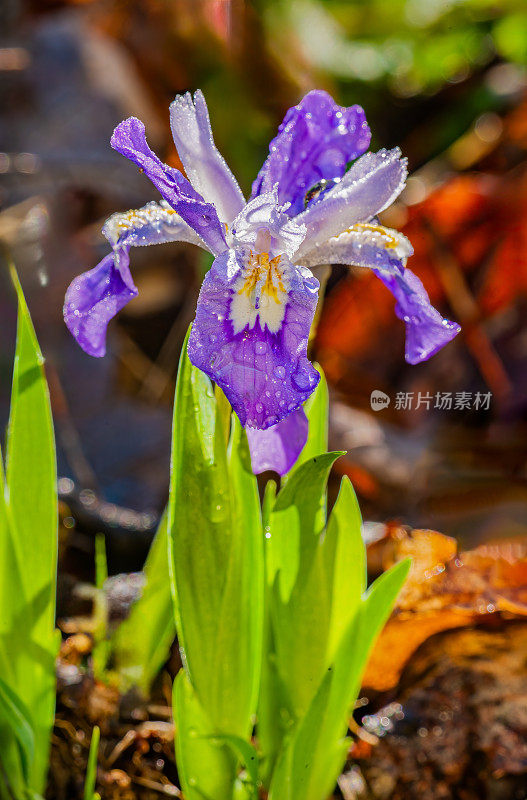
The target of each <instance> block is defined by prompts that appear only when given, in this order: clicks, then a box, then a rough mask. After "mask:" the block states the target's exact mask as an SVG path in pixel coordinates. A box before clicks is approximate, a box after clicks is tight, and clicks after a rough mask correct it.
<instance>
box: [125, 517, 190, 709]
mask: <svg viewBox="0 0 527 800" xmlns="http://www.w3.org/2000/svg"><path fill="white" fill-rule="evenodd" d="M144 573H145V584H144V586H143V590H142V592H141V595H140V597H139V598H138V599H137V600H136V601H135V603H134V604H133V605H132V608H131V610H130V614H129V616H128V617H127V619H125V620H124V622H122V623H121V625H120V626H119V627H118V628H117V630H116V631H115V633H114V635H113V637H112V641H111V647H112V651H113V660H114V665H115V669H116V670H117V673H118V676H119V680H120V685H121V688H122V690H123V691H126V689H128V688H130V686H133V685H135V686H137V687H138V688H139V689H140V690H141V692H142V693H143V694H144V695H145V697H146V696H148V694H149V690H150V686H151V684H152V681H153V680H154V678H155V677H156V675H157V674H158V673H159V670H160V669H161V667H162V666H163V664H164V663H165V661H166V660H167V658H168V654H169V651H170V647H171V645H172V642H173V641H174V639H175V636H176V626H175V623H174V608H173V604H172V595H171V591H170V576H169V569H168V541H167V515H166V513H165V514H163V516H162V518H161V521H160V523H159V527H158V530H157V533H156V535H155V537H154V540H153V542H152V544H151V546H150V551H149V553H148V557H147V559H146V563H145V567H144Z"/></svg>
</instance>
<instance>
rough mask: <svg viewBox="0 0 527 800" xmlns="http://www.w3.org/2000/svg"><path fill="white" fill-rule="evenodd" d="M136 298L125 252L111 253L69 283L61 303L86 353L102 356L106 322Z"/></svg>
mask: <svg viewBox="0 0 527 800" xmlns="http://www.w3.org/2000/svg"><path fill="white" fill-rule="evenodd" d="M116 258H118V259H119V264H118V266H116V264H115V259H116ZM136 296H137V289H136V287H135V286H134V282H133V280H132V276H131V275H130V270H129V269H128V251H127V250H126V249H123V250H121V251H119V253H118V254H117V253H110V254H109V255H107V256H105V257H104V258H103V260H102V261H100V262H99V264H97V266H96V267H94V268H93V269H91V270H89V271H88V272H84V273H83V274H82V275H79V276H78V277H77V278H75V279H74V280H73V281H72V282H71V284H70V285H69V287H68V290H67V292H66V298H65V302H64V321H65V323H66V325H67V326H68V329H69V331H70V332H71V334H72V335H73V336H74V337H75V339H76V340H77V342H78V343H79V344H80V346H81V347H82V349H83V350H85V351H86V353H88V354H89V355H91V356H99V357H100V356H104V354H105V353H106V328H107V326H108V323H109V321H110V320H111V319H112V317H114V316H115V315H116V314H117V312H118V311H120V310H121V309H122V308H123V306H125V305H126V304H127V303H128V301H129V300H131V299H132V298H133V297H136Z"/></svg>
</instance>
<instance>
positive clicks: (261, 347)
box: [254, 342, 267, 355]
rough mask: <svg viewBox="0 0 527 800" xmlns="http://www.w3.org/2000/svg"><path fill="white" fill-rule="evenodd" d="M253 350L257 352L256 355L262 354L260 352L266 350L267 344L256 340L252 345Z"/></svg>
mask: <svg viewBox="0 0 527 800" xmlns="http://www.w3.org/2000/svg"><path fill="white" fill-rule="evenodd" d="M254 350H255V352H256V353H258V355H262V353H265V352H266V350H267V345H266V343H265V342H256V344H255V345H254Z"/></svg>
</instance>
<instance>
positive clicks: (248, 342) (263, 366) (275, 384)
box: [188, 250, 320, 429]
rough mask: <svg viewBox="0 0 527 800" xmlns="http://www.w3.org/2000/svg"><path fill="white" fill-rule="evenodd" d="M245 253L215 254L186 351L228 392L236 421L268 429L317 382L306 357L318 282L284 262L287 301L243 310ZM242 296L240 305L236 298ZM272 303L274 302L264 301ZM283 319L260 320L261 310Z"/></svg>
mask: <svg viewBox="0 0 527 800" xmlns="http://www.w3.org/2000/svg"><path fill="white" fill-rule="evenodd" d="M244 259H245V254H244V253H243V251H240V250H238V251H233V250H231V251H229V252H228V253H222V254H221V255H220V256H218V257H217V258H216V259H215V261H214V264H213V266H212V267H211V269H210V271H209V272H208V273H207V275H206V276H205V280H204V281H203V285H202V287H201V292H200V295H199V299H198V305H197V309H196V318H195V320H194V323H193V325H192V331H191V334H190V338H189V345H188V355H189V358H190V360H191V362H192V363H193V364H194V366H196V367H198V368H199V369H201V370H203V372H205V373H206V374H207V375H208V376H209V377H210V378H211V379H212V380H213V381H215V382H216V383H217V384H218V385H219V386H220V387H221V388H222V389H223V391H224V392H225V394H226V396H227V398H228V400H229V402H230V404H231V406H232V407H233V409H234V411H235V412H236V414H237V415H238V417H239V419H240V422H241V424H242V425H243V426H244V427H245V426H250V427H255V428H261V429H265V428H269V427H271V426H272V425H276V423H277V422H279V421H280V420H282V419H284V418H285V417H286V416H287V415H288V414H290V413H291V412H292V411H295V409H297V408H298V407H299V406H300V405H301V404H302V403H303V402H304V400H306V399H307V398H308V397H309V395H310V394H311V392H312V391H313V389H314V388H315V386H316V385H317V383H318V381H319V378H320V376H319V374H318V372H317V371H316V370H315V369H314V367H313V366H312V365H311V363H310V361H309V359H308V358H307V342H308V336H309V330H310V327H311V323H312V320H313V316H314V313H315V307H316V302H317V292H318V281H317V280H316V278H314V277H313V275H311V273H310V272H309V270H306V269H303V268H302V267H292V266H291V265H290V264H287V263H285V262H284V271H285V270H286V269H287V276H286V278H284V280H285V281H286V283H287V297H286V302H285V303H284V305H283V307H282V308H279V307H276V308H275V307H274V306H271V305H265V306H264V305H263V303H262V304H261V305H260V306H259V308H256V309H255V308H254V307H253V308H252V311H251V309H250V308H245V303H249V299H248V298H246V297H245V295H243V294H241V293H240V289H239V286H240V277H242V283H243V274H244V273H243V270H244V268H245V263H244ZM239 298H242V299H243V301H244V304H242V305H241V306H240V305H239V304H238V303H237V302H236V303H235V301H237V300H238V299H239ZM269 302H270V304H272V303H274V302H275V301H274V300H272V299H271V300H270V301H269ZM278 313H279V316H278V319H280V317H281V322H279V323H277V324H272V325H271V327H273V328H275V331H274V332H273V331H272V330H270V329H269V327H268V325H267V324H265V323H264V324H263V327H262V322H261V319H262V316H265V315H266V314H267V318H268V319H269V320H271V319H272V320H273V321H274V320H276V318H277V317H276V316H274V315H275V314H278Z"/></svg>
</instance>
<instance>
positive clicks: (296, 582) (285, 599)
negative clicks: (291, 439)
mask: <svg viewBox="0 0 527 800" xmlns="http://www.w3.org/2000/svg"><path fill="white" fill-rule="evenodd" d="M339 455H340V454H339V453H332V454H325V455H322V456H317V457H315V458H313V459H311V460H310V461H308V462H306V463H305V464H303V465H302V466H301V467H299V469H298V471H297V472H295V473H294V474H293V476H292V477H291V480H290V481H289V482H288V483H287V485H286V486H285V488H284V489H282V491H281V492H280V494H279V495H278V498H277V500H276V503H275V506H274V509H273V513H272V514H271V518H270V524H269V532H270V538H268V539H266V540H265V543H266V558H267V569H268V579H271V580H272V579H273V576H274V580H273V589H272V591H271V593H270V600H269V606H270V617H271V625H272V638H273V643H274V648H275V654H276V670H277V672H278V674H279V676H280V679H281V681H282V682H283V684H284V686H285V687H286V689H287V696H288V698H289V703H288V706H289V707H290V709H291V711H292V712H293V714H294V715H296V716H300V715H302V714H303V713H305V711H306V709H307V707H308V705H309V702H310V701H311V699H312V697H313V695H314V693H315V691H316V688H317V686H318V684H319V682H320V679H321V676H322V674H323V671H324V669H325V667H326V664H327V661H328V655H327V642H328V636H329V623H330V618H331V603H332V585H331V575H329V580H328V574H327V572H328V571H327V568H326V565H325V563H324V558H323V549H322V539H321V534H322V532H323V531H324V528H325V523H326V518H325V504H326V482H327V478H328V474H329V470H330V469H331V466H332V464H333V462H334V461H335V460H336V458H338V456H339Z"/></svg>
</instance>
